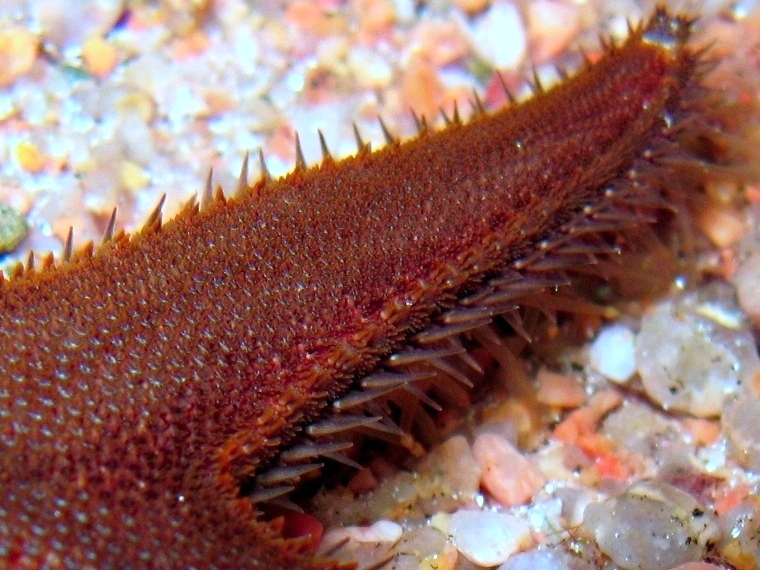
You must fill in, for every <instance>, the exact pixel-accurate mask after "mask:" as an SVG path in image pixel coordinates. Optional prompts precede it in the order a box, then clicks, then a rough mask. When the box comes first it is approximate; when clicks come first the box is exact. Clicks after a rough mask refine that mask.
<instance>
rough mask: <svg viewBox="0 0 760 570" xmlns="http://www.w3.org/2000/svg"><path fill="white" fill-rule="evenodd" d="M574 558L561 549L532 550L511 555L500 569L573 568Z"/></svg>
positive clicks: (545, 569)
mask: <svg viewBox="0 0 760 570" xmlns="http://www.w3.org/2000/svg"><path fill="white" fill-rule="evenodd" d="M572 563H573V560H572V558H571V556H570V555H569V554H568V553H567V552H562V551H559V550H549V549H540V550H531V551H529V552H518V553H517V554H515V555H514V556H511V557H510V558H509V560H507V561H506V562H505V563H504V564H502V565H501V566H499V568H498V570H572V568H573V565H572Z"/></svg>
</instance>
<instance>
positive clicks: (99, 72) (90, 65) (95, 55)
mask: <svg viewBox="0 0 760 570" xmlns="http://www.w3.org/2000/svg"><path fill="white" fill-rule="evenodd" d="M82 60H83V61H84V66H85V68H86V69H87V71H89V72H90V73H91V74H92V75H94V76H95V77H105V76H106V75H108V74H109V73H111V71H113V68H114V67H116V63H117V61H118V56H117V54H116V48H115V47H114V46H113V44H111V43H110V42H109V41H108V40H106V39H105V38H103V37H102V36H99V35H95V36H90V37H89V38H88V39H87V40H86V41H85V42H84V44H83V45H82Z"/></svg>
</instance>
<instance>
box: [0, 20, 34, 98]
mask: <svg viewBox="0 0 760 570" xmlns="http://www.w3.org/2000/svg"><path fill="white" fill-rule="evenodd" d="M37 46H38V42H37V36H35V35H34V34H33V33H32V32H30V31H29V30H26V29H24V28H10V29H7V30H2V31H0V87H8V86H9V85H12V84H13V82H14V81H16V79H18V78H19V77H21V76H22V75H24V74H25V73H27V72H28V71H29V70H30V69H31V68H32V65H34V60H35V58H36V57H37Z"/></svg>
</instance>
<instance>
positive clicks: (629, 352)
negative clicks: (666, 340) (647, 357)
mask: <svg viewBox="0 0 760 570" xmlns="http://www.w3.org/2000/svg"><path fill="white" fill-rule="evenodd" d="M589 364H590V366H591V368H593V369H594V370H596V371H597V372H599V373H600V374H602V375H604V376H605V377H607V378H609V379H610V380H612V381H613V382H618V383H624V382H627V381H628V380H629V379H630V378H631V376H633V373H634V372H636V348H635V336H634V334H633V331H632V330H631V329H629V328H628V327H626V326H625V325H621V324H614V325H610V326H608V327H605V328H603V329H602V330H601V332H600V333H599V334H598V335H597V337H596V339H594V342H593V343H592V344H591V349H590V350H589Z"/></svg>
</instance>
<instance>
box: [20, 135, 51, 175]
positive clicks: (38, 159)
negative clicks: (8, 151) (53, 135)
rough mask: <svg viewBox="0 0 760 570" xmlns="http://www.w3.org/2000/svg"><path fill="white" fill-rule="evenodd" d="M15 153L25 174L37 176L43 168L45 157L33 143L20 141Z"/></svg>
mask: <svg viewBox="0 0 760 570" xmlns="http://www.w3.org/2000/svg"><path fill="white" fill-rule="evenodd" d="M15 151H16V152H15V153H16V160H17V161H18V164H19V166H20V167H21V168H23V169H24V170H26V171H27V172H31V173H32V174H37V173H38V172H41V171H42V169H43V168H44V167H45V156H44V155H43V154H42V151H40V149H39V148H38V147H37V145H35V144H34V143H32V142H29V141H21V142H20V143H18V144H17V145H16V149H15Z"/></svg>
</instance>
